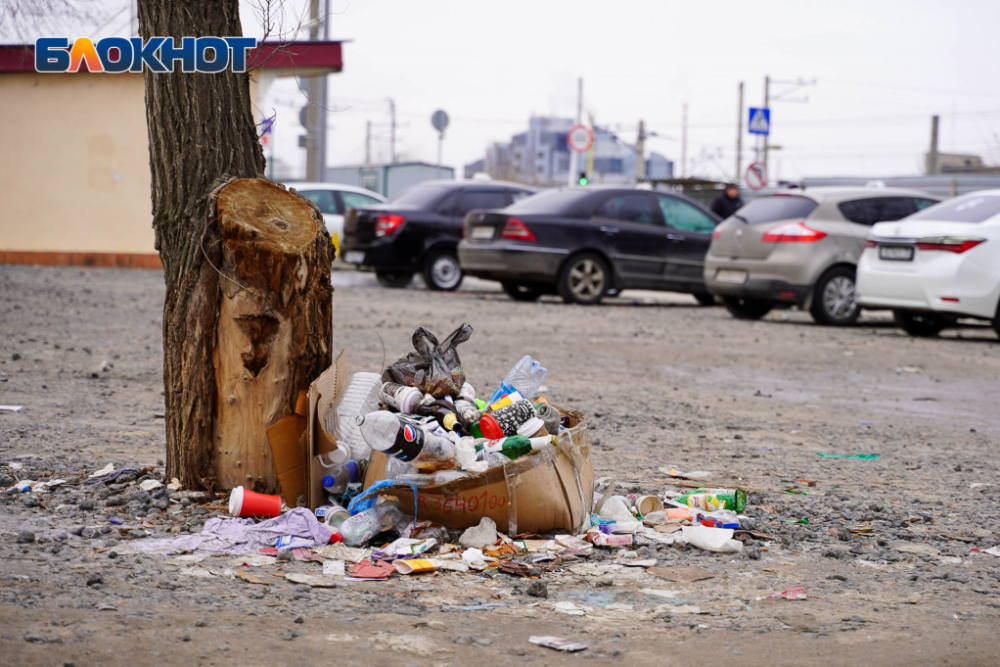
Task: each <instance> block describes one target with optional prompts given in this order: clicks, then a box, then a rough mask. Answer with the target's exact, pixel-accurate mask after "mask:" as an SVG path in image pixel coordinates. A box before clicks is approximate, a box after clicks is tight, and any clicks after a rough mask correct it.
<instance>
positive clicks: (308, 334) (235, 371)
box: [205, 178, 333, 502]
mask: <svg viewBox="0 0 1000 667" xmlns="http://www.w3.org/2000/svg"><path fill="white" fill-rule="evenodd" d="M213 197H214V201H215V223H216V227H217V232H218V235H219V239H220V241H221V247H220V250H221V262H220V264H219V266H218V267H217V268H218V271H219V273H220V275H221V277H220V278H219V292H220V298H219V309H218V321H217V327H216V341H215V347H214V350H213V366H214V369H215V391H216V396H215V397H214V398H215V400H214V403H215V419H214V425H213V429H212V443H211V447H212V449H213V456H212V461H213V467H214V472H215V477H216V483H217V484H218V486H219V487H220V488H222V489H231V488H233V487H235V486H240V485H242V486H245V487H247V488H250V489H253V490H255V491H259V492H263V493H276V492H277V491H278V484H277V477H276V475H275V470H274V463H273V461H272V458H271V452H270V449H269V447H268V443H267V437H266V430H267V428H268V427H270V426H271V425H272V424H274V423H275V422H276V421H278V420H279V419H281V418H283V417H286V416H288V415H291V414H293V413H294V411H295V404H296V400H297V399H298V397H299V393H300V391H302V390H303V389H306V388H307V387H308V386H309V383H310V382H311V381H312V380H313V379H315V378H316V377H317V376H318V375H319V374H320V373H322V372H323V371H324V370H325V369H327V368H328V367H329V366H330V362H331V353H330V351H331V346H332V340H331V330H332V326H333V325H332V300H331V295H332V293H333V288H332V287H331V284H330V262H331V258H332V255H331V252H332V246H331V243H330V237H329V235H328V234H327V232H326V228H325V226H324V223H323V218H322V216H321V214H320V213H319V211H318V209H316V208H315V206H314V205H313V204H312V203H311V202H309V201H308V200H306V199H305V198H303V197H301V196H299V195H296V194H293V193H291V192H289V191H287V190H285V189H284V188H282V187H280V186H278V185H276V184H274V183H271V182H270V181H267V180H264V179H261V178H241V179H237V180H233V181H231V182H229V183H227V184H226V185H224V186H222V187H221V188H219V189H218V190H216V191H215V193H213ZM208 444H209V443H205V445H206V446H208ZM290 502H294V500H292V501H290Z"/></svg>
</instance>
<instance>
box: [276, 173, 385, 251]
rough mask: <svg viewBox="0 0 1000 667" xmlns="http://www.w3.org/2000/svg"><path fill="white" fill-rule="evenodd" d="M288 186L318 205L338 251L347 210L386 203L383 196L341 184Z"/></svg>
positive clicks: (289, 184)
mask: <svg viewBox="0 0 1000 667" xmlns="http://www.w3.org/2000/svg"><path fill="white" fill-rule="evenodd" d="M287 185H288V187H290V188H295V189H296V190H297V191H298V193H299V194H300V195H302V196H303V197H305V198H306V199H308V200H309V201H311V202H312V203H314V204H316V206H317V207H318V208H319V210H320V213H322V214H323V222H325V223H326V231H328V232H330V238H331V239H333V245H334V246H336V247H337V248H338V249H339V248H340V239H341V238H343V236H344V213H346V212H347V209H350V208H362V207H365V206H373V205H375V204H381V203H382V202H384V201H385V197H383V196H382V195H380V194H378V193H376V192H372V191H371V190H366V189H365V188H358V187H355V186H353V185H341V184H339V183H288V184H287Z"/></svg>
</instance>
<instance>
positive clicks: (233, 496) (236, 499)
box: [229, 486, 243, 516]
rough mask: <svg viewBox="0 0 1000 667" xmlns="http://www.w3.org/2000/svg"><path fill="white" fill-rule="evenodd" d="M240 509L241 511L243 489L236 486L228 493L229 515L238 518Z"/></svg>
mask: <svg viewBox="0 0 1000 667" xmlns="http://www.w3.org/2000/svg"><path fill="white" fill-rule="evenodd" d="M241 509H243V487H242V486H237V487H236V488H235V489H233V490H232V491H231V492H230V493H229V513H230V514H232V515H233V516H239V515H240V510H241Z"/></svg>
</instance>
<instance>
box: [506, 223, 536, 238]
mask: <svg viewBox="0 0 1000 667" xmlns="http://www.w3.org/2000/svg"><path fill="white" fill-rule="evenodd" d="M500 238H502V239H507V240H508V241H537V240H538V239H537V238H535V235H534V234H532V233H531V230H530V229H528V228H527V226H525V224H524V223H523V222H521V221H520V220H518V219H517V218H507V222H505V223H503V229H502V230H501V231H500Z"/></svg>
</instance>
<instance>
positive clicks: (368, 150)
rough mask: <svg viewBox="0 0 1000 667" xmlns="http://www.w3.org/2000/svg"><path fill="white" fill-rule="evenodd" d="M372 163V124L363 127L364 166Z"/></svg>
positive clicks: (369, 122)
mask: <svg viewBox="0 0 1000 667" xmlns="http://www.w3.org/2000/svg"><path fill="white" fill-rule="evenodd" d="M371 163H372V122H371V121H368V123H367V124H366V126H365V166H368V165H370V164H371Z"/></svg>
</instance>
